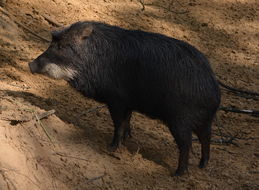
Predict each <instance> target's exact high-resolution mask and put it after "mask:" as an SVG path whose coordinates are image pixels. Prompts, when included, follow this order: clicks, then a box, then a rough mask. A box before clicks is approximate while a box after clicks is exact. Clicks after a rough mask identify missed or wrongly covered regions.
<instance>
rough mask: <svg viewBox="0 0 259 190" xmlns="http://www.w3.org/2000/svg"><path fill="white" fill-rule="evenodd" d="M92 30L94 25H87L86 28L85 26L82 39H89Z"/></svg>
mask: <svg viewBox="0 0 259 190" xmlns="http://www.w3.org/2000/svg"><path fill="white" fill-rule="evenodd" d="M92 32H93V26H87V27H86V28H84V30H83V31H82V39H87V38H88V37H89V36H90V35H91V33H92Z"/></svg>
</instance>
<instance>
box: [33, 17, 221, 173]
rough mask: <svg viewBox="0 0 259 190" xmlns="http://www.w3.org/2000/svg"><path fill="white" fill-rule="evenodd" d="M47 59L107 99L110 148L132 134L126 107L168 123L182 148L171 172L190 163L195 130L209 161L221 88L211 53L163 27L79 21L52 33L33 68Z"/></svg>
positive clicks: (82, 88)
mask: <svg viewBox="0 0 259 190" xmlns="http://www.w3.org/2000/svg"><path fill="white" fill-rule="evenodd" d="M47 63H55V64H57V65H58V66H60V67H61V68H70V69H72V70H74V71H76V74H75V75H74V76H73V77H71V78H70V79H69V83H70V84H71V85H72V86H73V87H75V88H76V89H77V90H79V91H80V92H82V93H83V94H84V95H85V96H86V97H89V98H93V99H95V100H97V101H99V102H103V103H106V104H107V105H108V108H109V111H110V113H111V117H112V119H113V122H114V126H115V130H114V137H113V141H112V146H113V147H114V148H117V147H118V146H119V145H120V143H121V142H122V141H123V140H125V139H126V138H127V137H128V136H129V135H130V117H131V113H132V111H138V112H140V113H143V114H145V115H147V116H149V117H151V118H156V119H160V120H162V121H163V122H164V123H165V124H166V125H167V126H168V127H169V129H170V131H171V133H172V135H173V136H174V138H175V140H176V143H177V145H178V147H179V150H180V156H179V164H178V169H177V170H176V175H182V174H183V173H184V171H185V170H187V167H188V157H189V149H190V146H191V134H192V132H194V133H196V134H197V136H198V138H199V140H200V143H201V146H202V157H201V160H200V167H201V168H202V167H205V166H206V164H207V162H208V160H209V151H210V135H211V123H212V120H213V117H214V115H215V113H216V110H217V109H218V106H219V103H220V91H219V87H218V83H217V81H216V79H215V76H214V74H213V71H212V69H211V67H210V65H209V62H208V60H207V59H206V57H205V56H204V55H203V54H202V53H201V52H199V51H198V50H197V49H196V48H194V47H193V46H191V45H189V44H187V43H185V42H183V41H180V40H176V39H173V38H170V37H167V36H164V35H161V34H155V33H148V32H143V31H139V30H126V29H122V28H119V27H116V26H111V25H107V24H103V23H97V22H78V23H75V24H73V25H71V27H68V28H66V29H64V30H62V31H58V32H54V33H53V40H52V43H51V45H50V47H49V48H48V50H46V51H45V52H44V53H43V54H42V55H40V56H39V57H38V58H37V59H36V60H34V61H33V62H32V63H30V68H31V70H32V72H38V73H41V70H42V68H43V67H44V65H46V64H47ZM46 74H48V73H46Z"/></svg>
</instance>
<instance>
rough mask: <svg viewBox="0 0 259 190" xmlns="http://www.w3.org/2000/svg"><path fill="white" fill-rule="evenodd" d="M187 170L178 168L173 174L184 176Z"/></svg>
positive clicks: (174, 175)
mask: <svg viewBox="0 0 259 190" xmlns="http://www.w3.org/2000/svg"><path fill="white" fill-rule="evenodd" d="M185 171H187V169H177V170H176V171H175V173H174V174H173V175H172V176H173V177H176V176H182V175H183V174H185Z"/></svg>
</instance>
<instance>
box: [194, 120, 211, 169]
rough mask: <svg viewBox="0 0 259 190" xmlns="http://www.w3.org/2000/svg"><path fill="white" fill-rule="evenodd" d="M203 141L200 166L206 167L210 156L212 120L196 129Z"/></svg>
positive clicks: (201, 141)
mask: <svg viewBox="0 0 259 190" xmlns="http://www.w3.org/2000/svg"><path fill="white" fill-rule="evenodd" d="M194 132H195V133H196V135H197V136H198V138H199V141H200V143H201V159H200V164H199V167H200V168H205V167H206V166H207V164H208V161H209V158H210V139H211V122H209V123H207V124H204V125H202V126H201V127H199V128H197V129H196V130H195V131H194Z"/></svg>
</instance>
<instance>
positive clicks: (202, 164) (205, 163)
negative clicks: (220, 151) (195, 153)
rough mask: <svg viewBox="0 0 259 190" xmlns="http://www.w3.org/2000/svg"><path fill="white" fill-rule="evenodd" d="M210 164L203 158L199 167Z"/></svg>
mask: <svg viewBox="0 0 259 190" xmlns="http://www.w3.org/2000/svg"><path fill="white" fill-rule="evenodd" d="M207 165H208V160H203V159H201V161H200V164H199V168H201V169H202V168H205V167H206V166H207Z"/></svg>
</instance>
